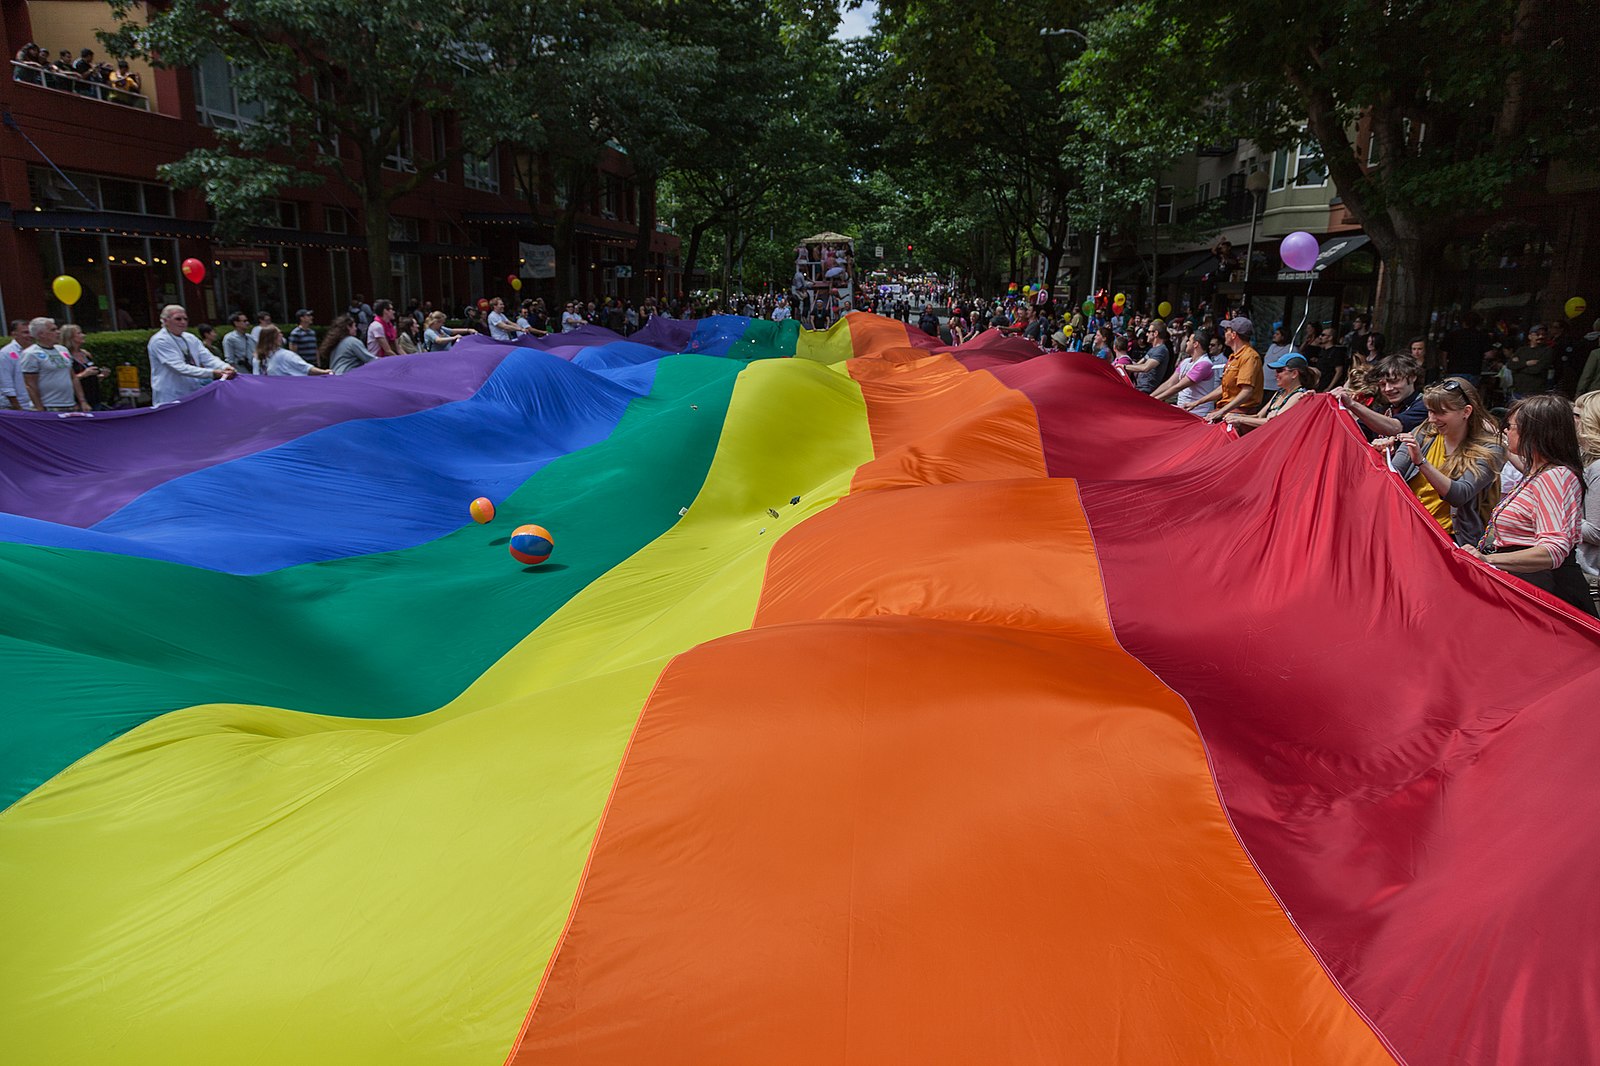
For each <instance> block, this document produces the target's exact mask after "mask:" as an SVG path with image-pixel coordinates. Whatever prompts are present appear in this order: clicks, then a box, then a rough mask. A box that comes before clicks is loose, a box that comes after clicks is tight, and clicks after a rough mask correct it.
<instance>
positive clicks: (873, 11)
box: [833, 0, 878, 41]
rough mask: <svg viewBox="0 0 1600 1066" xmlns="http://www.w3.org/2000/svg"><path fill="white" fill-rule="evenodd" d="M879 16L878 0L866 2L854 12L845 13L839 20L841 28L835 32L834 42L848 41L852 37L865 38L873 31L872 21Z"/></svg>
mask: <svg viewBox="0 0 1600 1066" xmlns="http://www.w3.org/2000/svg"><path fill="white" fill-rule="evenodd" d="M877 14H878V4H877V0H866V2H865V3H863V4H862V5H861V6H860V7H858V8H856V9H855V10H854V11H846V12H844V16H843V17H842V18H841V19H840V20H839V28H838V29H837V30H834V31H833V38H834V40H836V41H848V40H850V39H851V38H852V37H865V36H866V35H867V32H868V31H869V30H871V29H872V20H873V19H874V18H875V17H877Z"/></svg>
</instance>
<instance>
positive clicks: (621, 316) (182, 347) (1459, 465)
mask: <svg viewBox="0 0 1600 1066" xmlns="http://www.w3.org/2000/svg"><path fill="white" fill-rule="evenodd" d="M873 302H874V303H875V304H876V303H877V302H876V301H873ZM917 305H920V306H917ZM878 306H879V309H880V310H883V311H887V312H889V313H891V314H893V315H895V317H899V318H902V319H903V320H906V321H908V322H909V321H910V320H911V316H912V313H913V311H916V312H917V317H916V321H917V324H918V326H919V327H920V328H922V329H923V330H925V331H926V332H928V333H930V334H932V335H935V336H939V337H941V338H942V339H943V340H944V341H946V342H948V343H951V344H961V343H963V342H965V341H966V340H969V339H971V338H972V337H974V336H976V335H977V334H978V333H980V332H983V331H985V330H996V331H999V332H1000V333H1002V334H1006V335H1014V336H1021V337H1025V338H1028V339H1030V340H1033V341H1035V342H1036V343H1038V344H1039V346H1040V347H1041V348H1042V349H1044V350H1046V351H1052V350H1056V351H1062V350H1065V351H1079V352H1084V353H1086V354H1090V355H1093V356H1095V357H1098V358H1100V359H1102V360H1104V361H1106V362H1107V363H1109V364H1111V365H1112V366H1113V367H1114V368H1115V369H1116V370H1117V371H1118V372H1119V373H1121V374H1123V375H1125V376H1126V378H1127V380H1128V381H1129V383H1130V384H1131V386H1132V387H1134V388H1136V389H1138V390H1139V391H1141V392H1144V393H1147V394H1149V395H1150V396H1151V397H1152V398H1153V399H1155V400H1157V401H1161V402H1165V403H1169V404H1172V405H1174V406H1175V407H1177V408H1178V409H1180V410H1183V411H1186V412H1189V413H1190V414H1192V415H1194V416H1195V417H1197V418H1201V419H1204V420H1206V421H1208V422H1212V423H1220V424H1223V425H1225V426H1229V427H1232V429H1233V430H1234V431H1235V432H1237V433H1249V432H1260V431H1263V430H1268V429H1269V427H1270V426H1271V424H1272V422H1273V421H1274V420H1275V419H1278V418H1281V417H1282V416H1284V415H1285V414H1287V413H1288V412H1290V411H1292V410H1294V408H1295V407H1296V406H1297V405H1299V404H1300V403H1302V402H1304V401H1305V400H1306V399H1307V398H1308V397H1310V396H1313V395H1315V394H1317V393H1318V392H1324V393H1328V394H1330V395H1332V396H1333V397H1334V398H1336V399H1337V400H1338V401H1339V403H1340V405H1341V407H1342V408H1343V410H1345V411H1347V412H1349V417H1350V418H1351V419H1352V422H1353V424H1354V426H1355V428H1356V429H1358V430H1359V431H1360V432H1361V433H1362V434H1363V435H1364V437H1365V438H1366V439H1367V440H1368V441H1370V442H1371V444H1372V446H1373V447H1375V448H1379V449H1381V450H1383V451H1384V453H1385V454H1386V456H1387V458H1388V462H1389V465H1390V467H1391V468H1392V469H1393V470H1394V471H1395V472H1396V473H1397V474H1398V475H1399V476H1400V477H1401V478H1402V479H1403V480H1404V481H1405V482H1406V484H1407V485H1409V486H1410V488H1411V489H1412V491H1413V492H1414V493H1415V494H1416V497H1417V499H1418V501H1419V502H1420V504H1421V505H1422V507H1423V508H1424V509H1425V510H1426V511H1427V512H1428V514H1430V515H1432V517H1433V519H1434V520H1435V521H1436V522H1438V524H1439V526H1440V527H1441V528H1442V529H1443V530H1444V532H1445V533H1447V534H1449V535H1450V536H1451V537H1452V538H1453V539H1454V541H1455V543H1456V544H1457V545H1458V546H1459V547H1460V548H1461V550H1463V551H1466V552H1470V553H1471V554H1473V555H1475V556H1476V557H1478V558H1481V559H1483V560H1484V561H1486V562H1487V563H1489V564H1490V565H1492V566H1495V567H1498V568H1500V569H1503V570H1505V571H1507V572H1508V573H1512V574H1516V575H1517V576H1518V577H1520V578H1522V579H1523V580H1525V581H1528V582H1529V583H1530V584H1534V585H1538V586H1539V587H1541V588H1544V589H1546V590H1548V591H1550V592H1552V593H1554V594H1555V595H1557V596H1559V597H1561V598H1562V599H1564V600H1566V601H1567V602H1569V603H1572V604H1573V605H1574V606H1577V607H1579V608H1580V609H1582V610H1585V611H1587V612H1589V613H1591V614H1593V613H1595V610H1596V606H1595V604H1596V600H1595V588H1594V586H1595V584H1596V580H1597V579H1600V320H1597V321H1596V322H1595V324H1594V331H1593V332H1590V333H1588V334H1583V333H1581V332H1580V331H1579V330H1577V329H1574V328H1572V327H1571V326H1570V325H1569V324H1568V323H1564V322H1563V323H1557V324H1555V325H1554V327H1553V328H1545V327H1544V326H1542V325H1539V324H1534V325H1531V326H1529V327H1528V328H1527V329H1526V330H1523V331H1520V332H1513V331H1508V330H1507V329H1506V328H1505V327H1503V326H1502V327H1501V328H1500V329H1499V330H1497V331H1490V330H1486V329H1485V328H1484V325H1483V323H1482V321H1481V320H1480V319H1479V318H1478V317H1477V316H1476V315H1474V314H1471V313H1468V314H1466V315H1464V316H1462V319H1461V321H1460V322H1459V323H1456V324H1454V325H1453V326H1452V327H1451V328H1450V329H1448V330H1446V331H1444V332H1443V333H1442V334H1440V335H1439V336H1438V338H1437V343H1434V341H1431V340H1430V339H1429V338H1426V337H1417V338H1414V339H1412V340H1411V341H1410V342H1409V344H1408V345H1407V346H1406V347H1405V349H1404V350H1402V351H1391V350H1390V347H1389V345H1388V343H1387V341H1386V339H1385V338H1384V336H1383V335H1382V334H1381V333H1378V332H1376V331H1374V330H1373V329H1372V327H1371V320H1370V318H1369V317H1368V316H1365V315H1359V314H1358V315H1354V316H1353V317H1352V318H1351V319H1350V320H1349V321H1348V322H1346V323H1343V324H1340V323H1333V322H1327V323H1310V324H1309V328H1308V329H1306V330H1305V332H1304V333H1303V334H1300V335H1301V336H1303V337H1304V338H1305V339H1304V341H1303V342H1302V343H1298V344H1297V343H1295V341H1294V338H1293V337H1291V336H1290V334H1289V332H1288V331H1286V330H1285V329H1283V328H1282V327H1281V326H1280V325H1274V326H1273V327H1272V331H1271V333H1270V340H1269V341H1268V343H1267V344H1265V345H1263V346H1261V347H1264V349H1265V351H1262V350H1261V348H1260V347H1258V341H1257V329H1256V325H1255V323H1254V322H1252V321H1251V320H1250V319H1249V318H1248V317H1246V316H1245V315H1243V314H1238V313H1234V314H1232V315H1228V316H1225V317H1223V318H1222V319H1221V320H1220V321H1216V320H1214V319H1213V318H1212V317H1211V316H1210V315H1207V314H1204V313H1202V314H1200V315H1198V316H1193V317H1191V316H1187V315H1182V314H1179V315H1175V316H1171V317H1169V318H1165V319H1164V318H1161V317H1159V316H1158V315H1155V314H1151V313H1148V312H1141V311H1136V310H1132V309H1127V308H1125V307H1115V308H1113V307H1098V306H1095V307H1084V308H1079V309H1076V310H1074V311H1073V312H1072V313H1071V314H1068V315H1062V316H1059V317H1057V316H1055V315H1054V313H1053V307H1052V306H1051V302H1050V300H1049V295H1048V293H1047V292H1043V291H1041V292H1040V293H1037V294H1029V295H1027V296H1017V297H1003V298H999V299H985V298H970V299H969V298H965V297H962V296H959V295H957V294H953V293H949V292H945V291H943V290H941V291H939V292H934V291H931V290H930V291H925V292H921V293H918V294H916V302H915V303H913V299H912V297H910V296H906V295H898V294H897V295H895V296H894V298H893V299H892V300H890V301H886V302H885V303H883V304H878ZM715 311H725V312H728V313H736V314H744V315H747V316H750V317H764V318H768V319H772V320H778V321H782V320H783V319H785V318H788V317H792V316H793V315H794V313H795V308H794V305H793V303H792V302H791V299H790V298H789V297H788V296H787V295H783V294H780V295H753V294H752V295H749V296H739V297H736V298H735V299H733V300H732V301H730V302H729V303H727V304H722V303H711V304H707V303H702V302H700V301H693V300H675V301H670V302H668V301H661V302H658V301H657V300H655V299H647V300H645V301H644V302H643V303H641V304H640V305H638V306H637V307H635V306H634V305H633V304H632V303H630V302H628V301H626V300H621V299H617V298H611V297H606V298H602V300H601V301H600V303H599V304H598V305H597V304H595V303H592V302H579V301H569V302H567V303H566V304H565V305H564V306H563V307H562V310H561V312H560V313H559V314H556V313H553V312H552V311H551V310H550V309H549V308H548V307H547V306H546V304H545V301H544V300H542V299H528V300H523V301H521V303H520V304H518V305H517V306H516V307H514V308H512V307H508V305H507V304H506V302H505V301H504V300H503V299H501V298H498V297H497V298H494V299H493V300H486V301H482V302H480V303H475V304H473V305H470V306H468V307H466V308H464V309H463V313H462V316H461V319H460V321H464V322H465V326H460V325H456V326H452V325H450V324H448V321H447V318H446V315H445V313H444V312H443V311H441V310H438V309H436V308H434V307H433V306H432V305H431V304H430V303H426V302H419V301H413V302H412V303H411V304H410V305H408V306H407V308H406V310H405V313H403V314H402V313H400V311H399V310H398V309H397V308H396V307H395V305H394V304H393V303H392V302H391V301H389V300H375V301H373V302H372V303H370V304H369V303H367V302H366V300H365V299H364V298H363V297H362V296H360V295H359V294H358V295H357V296H355V297H354V298H353V299H352V300H351V302H350V304H349V306H348V308H347V309H346V311H345V312H344V313H343V314H340V315H338V316H336V317H335V318H334V319H333V321H332V322H331V323H329V324H328V326H327V328H326V329H324V330H322V331H321V333H320V336H319V332H318V330H317V329H316V327H315V324H314V319H315V315H314V313H313V312H312V311H311V309H309V308H300V309H299V310H298V311H297V312H296V313H295V316H294V317H295V325H294V326H293V327H292V328H289V329H288V330H287V331H285V330H284V329H283V328H282V327H280V326H279V325H278V324H277V323H276V322H274V320H273V316H272V314H271V313H270V312H266V311H263V312H260V313H258V314H256V315H255V316H254V319H252V318H251V316H249V315H247V314H245V313H244V312H243V311H238V312H235V313H233V314H231V315H230V316H229V318H228V323H229V325H228V328H227V331H226V332H225V333H223V334H221V335H220V336H219V334H218V330H217V328H216V327H214V326H211V325H208V324H200V325H197V326H194V327H193V328H192V329H191V326H190V323H189V317H188V313H187V311H186V310H185V308H183V307H181V306H177V305H173V306H169V307H167V308H165V309H163V311H162V313H161V328H160V329H159V330H157V331H156V333H155V334H154V335H153V336H152V337H151V338H150V341H149V344H148V356H149V360H150V370H151V393H152V402H153V403H154V404H155V405H158V406H159V405H160V404H163V403H169V402H171V401H173V400H177V399H180V398H181V397H183V396H185V395H187V394H189V393H191V392H193V391H195V390H197V389H199V388H202V387H204V386H205V385H208V384H210V383H211V382H213V381H217V380H221V379H227V378H233V377H237V376H239V375H243V374H253V375H264V376H268V377H287V376H324V375H339V374H348V373H351V372H353V371H356V370H359V369H360V368H361V367H363V366H365V365H366V364H368V363H371V362H373V361H375V360H378V359H382V358H386V357H391V356H400V355H409V354H415V353H423V352H443V351H447V350H448V349H450V348H451V347H452V346H454V345H455V344H457V343H458V342H459V341H460V340H461V338H463V337H468V336H474V335H482V336H487V337H490V338H493V339H496V340H501V341H511V340H515V339H516V338H518V337H522V336H532V337H540V336H545V335H547V334H549V333H559V332H571V331H573V330H576V329H579V328H581V327H583V326H585V325H591V324H592V325H600V326H605V327H607V328H609V329H611V330H613V331H614V332H617V333H620V334H624V335H626V334H628V333H632V332H635V331H637V330H639V329H642V328H643V327H644V326H645V325H646V324H647V323H648V322H649V320H650V319H651V318H652V317H655V316H658V315H659V316H661V317H663V318H676V317H698V316H699V315H701V314H704V313H711V312H715ZM1296 332H1297V333H1299V331H1296ZM83 340H84V337H83V330H82V329H81V328H79V327H78V326H76V325H72V324H68V325H66V326H59V325H58V324H57V323H56V321H55V320H54V319H51V318H47V317H41V318H34V319H31V320H18V321H14V322H12V323H11V339H10V342H9V343H8V344H7V345H5V346H4V347H3V348H0V410H6V409H9V410H35V411H45V412H56V413H63V414H65V413H74V412H86V411H90V410H92V409H94V408H96V407H101V406H106V405H108V403H109V402H110V401H111V400H112V399H113V397H110V396H108V395H107V391H108V390H107V388H106V386H107V384H108V378H109V376H110V369H109V368H108V367H106V366H104V365H102V363H101V362H99V361H97V360H96V358H95V356H94V354H93V353H92V352H89V351H87V350H86V349H85V348H84V344H83Z"/></svg>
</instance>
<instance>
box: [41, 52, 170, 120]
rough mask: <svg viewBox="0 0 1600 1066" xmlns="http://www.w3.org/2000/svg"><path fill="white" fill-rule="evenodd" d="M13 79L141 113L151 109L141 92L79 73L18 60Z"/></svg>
mask: <svg viewBox="0 0 1600 1066" xmlns="http://www.w3.org/2000/svg"><path fill="white" fill-rule="evenodd" d="M11 79H12V80H13V81H20V82H22V83H23V84H24V85H37V86H39V87H40V88H43V89H50V90H53V91H55V92H60V93H71V94H72V95H73V96H87V97H89V98H90V99H94V100H102V101H104V102H106V103H108V104H121V105H122V106H124V107H137V108H138V109H139V110H141V111H148V110H150V101H149V100H147V99H146V98H145V97H143V96H141V95H139V94H138V93H130V92H127V91H125V90H122V89H113V88H112V87H111V86H109V85H107V84H105V83H104V82H98V81H90V80H89V79H88V78H81V77H79V76H78V75H76V74H63V73H62V72H61V71H59V70H52V69H48V68H45V67H38V66H34V65H33V64H32V63H23V62H21V61H19V60H15V59H13V60H12V61H11Z"/></svg>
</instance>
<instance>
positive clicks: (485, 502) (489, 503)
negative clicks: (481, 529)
mask: <svg viewBox="0 0 1600 1066" xmlns="http://www.w3.org/2000/svg"><path fill="white" fill-rule="evenodd" d="M467 510H469V511H471V512H472V520H473V521H474V522H476V523H478V524H479V525H480V526H481V525H483V524H484V523H485V522H492V521H494V501H493V500H491V499H489V497H487V496H479V497H478V498H477V499H476V500H473V501H472V504H471V505H470V506H469V507H468V508H467Z"/></svg>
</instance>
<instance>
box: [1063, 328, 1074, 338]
mask: <svg viewBox="0 0 1600 1066" xmlns="http://www.w3.org/2000/svg"><path fill="white" fill-rule="evenodd" d="M1061 332H1062V333H1065V334H1066V335H1067V336H1069V337H1070V336H1072V327H1071V326H1062V327H1061Z"/></svg>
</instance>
